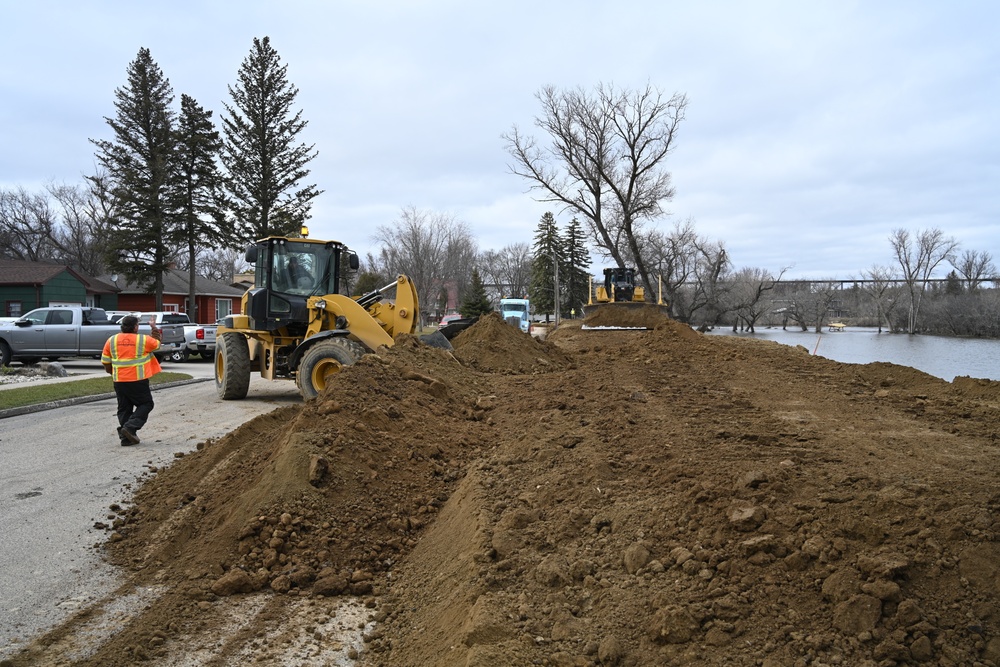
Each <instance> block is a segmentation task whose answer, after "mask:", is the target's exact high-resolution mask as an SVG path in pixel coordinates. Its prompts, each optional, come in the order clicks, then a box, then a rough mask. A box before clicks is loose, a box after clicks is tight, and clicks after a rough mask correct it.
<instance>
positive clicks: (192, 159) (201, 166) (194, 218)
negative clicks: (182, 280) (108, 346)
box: [177, 94, 225, 322]
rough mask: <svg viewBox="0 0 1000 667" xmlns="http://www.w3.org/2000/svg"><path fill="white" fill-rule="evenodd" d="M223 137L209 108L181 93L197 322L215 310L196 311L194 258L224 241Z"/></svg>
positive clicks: (184, 206)
mask: <svg viewBox="0 0 1000 667" xmlns="http://www.w3.org/2000/svg"><path fill="white" fill-rule="evenodd" d="M221 148H222V141H221V139H220V138H219V132H218V131H217V130H216V129H215V125H214V124H213V123H212V112H211V111H206V110H205V109H203V108H202V107H201V106H199V105H198V102H196V101H195V100H194V98H192V97H189V96H187V95H183V94H182V95H181V115H180V122H179V124H178V130H177V164H178V167H177V172H178V174H177V175H178V182H179V189H180V197H181V201H180V215H181V224H180V226H181V232H182V234H183V240H184V244H185V246H186V250H187V254H188V309H187V312H188V315H190V316H191V318H192V319H193V320H194V321H196V322H211V321H212V320H214V319H215V317H214V313H198V312H196V307H195V304H196V299H195V296H196V289H195V280H196V273H195V260H196V258H197V256H198V251H199V250H200V249H201V248H203V247H205V246H206V245H209V244H215V245H223V244H224V242H223V239H224V236H225V235H224V234H223V233H222V231H221V230H220V228H219V226H218V225H219V223H221V222H222V220H221V218H222V216H221V213H220V211H219V208H218V206H217V202H218V199H219V189H220V188H221V185H222V176H221V174H220V173H219V171H218V168H217V166H216V160H217V159H218V157H219V151H220V150H221Z"/></svg>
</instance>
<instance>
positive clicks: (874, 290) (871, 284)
mask: <svg viewBox="0 0 1000 667" xmlns="http://www.w3.org/2000/svg"><path fill="white" fill-rule="evenodd" d="M861 275H862V277H863V278H864V279H865V280H866V281H867V282H864V283H862V289H863V290H864V291H865V292H866V293H867V294H868V296H870V297H871V299H872V301H873V302H874V304H875V317H876V318H877V319H878V332H879V333H882V325H883V323H884V324H885V325H886V326H887V327H889V329H890V330H892V322H891V321H890V319H889V316H890V315H891V314H892V311H893V310H894V309H895V307H896V299H894V298H892V296H893V289H892V281H893V280H894V279H895V277H896V274H895V273H894V272H893V270H892V269H891V268H889V267H887V266H880V265H878V264H873V265H872V267H871V268H870V269H868V270H867V271H862V272H861Z"/></svg>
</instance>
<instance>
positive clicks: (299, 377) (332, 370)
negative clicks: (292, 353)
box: [295, 338, 365, 401]
mask: <svg viewBox="0 0 1000 667" xmlns="http://www.w3.org/2000/svg"><path fill="white" fill-rule="evenodd" d="M364 354H365V349H364V348H363V347H361V346H360V345H358V344H357V343H355V342H354V341H353V340H347V339H346V338H329V339H327V340H324V341H322V342H320V343H316V344H315V345H313V346H312V347H311V348H309V350H307V351H306V353H305V354H304V355H302V361H301V362H300V363H299V370H298V373H297V374H296V377H295V382H296V384H297V385H298V387H299V393H300V394H302V398H304V399H306V400H307V401H308V400H309V399H310V398H316V397H317V396H319V394H320V392H322V391H323V390H324V389H326V385H327V383H328V382H329V381H330V380H332V378H333V376H334V375H336V374H337V373H339V372H340V371H341V370H342V369H343V368H344V366H350V365H351V364H353V363H354V362H355V361H357V360H358V359H360V358H361V357H363V356H364Z"/></svg>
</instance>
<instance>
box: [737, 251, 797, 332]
mask: <svg viewBox="0 0 1000 667" xmlns="http://www.w3.org/2000/svg"><path fill="white" fill-rule="evenodd" d="M781 275H784V270H782V272H781ZM781 275H779V276H778V277H777V278H775V277H774V276H773V275H772V274H771V272H770V271H768V270H767V269H761V268H757V267H745V268H742V269H740V270H739V271H737V272H736V273H735V274H733V276H732V277H731V278H730V280H729V282H730V283H731V287H730V290H729V292H728V294H727V301H728V303H729V309H730V310H731V311H733V312H734V313H735V314H736V320H734V321H733V331H735V330H736V327H737V325H739V324H740V323H742V325H743V326H744V327H745V328H746V329H747V331H749V332H750V333H753V332H754V326H755V325H756V324H757V320H759V319H760V318H761V316H762V315H763V314H764V313H766V312H767V311H768V309H770V308H771V302H770V300H765V299H764V296H765V294H767V293H768V292H770V291H771V290H773V289H774V285H775V283H776V282H777V281H778V280H780V279H781Z"/></svg>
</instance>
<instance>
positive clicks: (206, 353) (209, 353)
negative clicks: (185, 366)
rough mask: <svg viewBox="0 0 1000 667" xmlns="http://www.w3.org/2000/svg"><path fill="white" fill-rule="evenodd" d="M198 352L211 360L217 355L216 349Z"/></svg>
mask: <svg viewBox="0 0 1000 667" xmlns="http://www.w3.org/2000/svg"><path fill="white" fill-rule="evenodd" d="M198 354H200V355H201V358H202V359H204V360H205V361H211V360H212V357H214V356H215V350H205V351H204V352H199V353H198Z"/></svg>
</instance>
